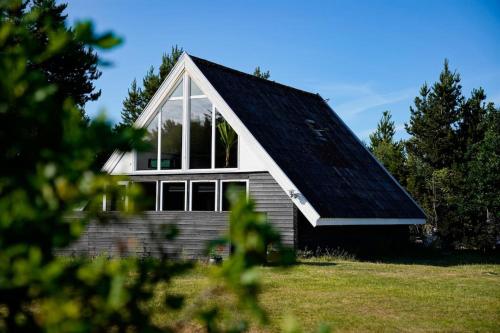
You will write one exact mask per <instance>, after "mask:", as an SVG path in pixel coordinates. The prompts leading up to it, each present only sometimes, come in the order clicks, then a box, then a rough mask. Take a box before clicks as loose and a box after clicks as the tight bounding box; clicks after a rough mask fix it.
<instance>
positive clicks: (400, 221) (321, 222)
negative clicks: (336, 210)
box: [316, 218, 425, 226]
mask: <svg viewBox="0 0 500 333" xmlns="http://www.w3.org/2000/svg"><path fill="white" fill-rule="evenodd" d="M415 224H425V219H422V218H319V219H318V220H317V221H316V226H335V225H337V226H341V225H345V226H347V225H366V226H369V225H415Z"/></svg>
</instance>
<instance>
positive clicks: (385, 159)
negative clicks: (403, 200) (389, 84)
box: [369, 111, 407, 185]
mask: <svg viewBox="0 0 500 333" xmlns="http://www.w3.org/2000/svg"><path fill="white" fill-rule="evenodd" d="M395 134H396V126H395V124H394V121H392V115H391V113H390V111H384V112H383V114H382V118H381V119H380V121H379V123H378V125H377V130H376V131H375V132H374V133H372V134H370V145H369V149H370V151H371V152H372V153H373V155H374V156H375V157H376V158H377V159H378V160H379V161H380V163H382V164H383V165H384V166H385V168H386V169H387V170H388V171H389V172H390V173H391V174H392V175H393V176H394V177H395V178H396V179H397V180H398V181H399V183H401V184H403V185H405V184H406V174H407V171H406V158H405V153H404V143H403V142H402V141H398V142H396V141H394V135H395Z"/></svg>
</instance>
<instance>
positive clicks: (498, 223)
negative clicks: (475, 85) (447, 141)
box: [461, 103, 500, 249]
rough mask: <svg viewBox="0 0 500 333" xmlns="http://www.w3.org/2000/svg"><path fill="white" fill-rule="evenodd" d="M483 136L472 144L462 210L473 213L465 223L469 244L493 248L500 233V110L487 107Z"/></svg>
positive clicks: (491, 105) (483, 123) (490, 105)
mask: <svg viewBox="0 0 500 333" xmlns="http://www.w3.org/2000/svg"><path fill="white" fill-rule="evenodd" d="M484 110H485V114H484V117H483V120H482V122H481V123H482V124H481V125H482V126H481V128H482V129H484V135H483V138H482V139H481V140H480V141H478V142H477V143H475V144H473V145H470V146H469V150H468V153H467V155H468V157H469V162H468V172H467V181H466V182H465V185H466V186H465V188H464V190H465V191H464V192H465V195H464V200H463V205H462V207H461V208H462V211H463V212H464V215H467V216H470V217H471V218H469V219H467V221H466V222H467V223H466V225H465V228H466V231H467V232H466V235H467V237H466V238H467V239H466V241H467V243H469V245H471V246H475V247H479V248H482V249H491V248H492V247H493V246H494V245H495V241H496V238H497V236H498V235H499V234H500V109H496V108H495V106H494V105H493V103H489V104H488V105H487V106H486V107H484Z"/></svg>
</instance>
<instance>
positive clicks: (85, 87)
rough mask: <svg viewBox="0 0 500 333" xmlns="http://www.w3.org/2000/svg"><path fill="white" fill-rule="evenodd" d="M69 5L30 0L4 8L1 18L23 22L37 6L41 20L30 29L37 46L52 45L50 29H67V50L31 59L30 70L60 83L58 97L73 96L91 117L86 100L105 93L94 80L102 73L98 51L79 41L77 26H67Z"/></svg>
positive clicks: (55, 82)
mask: <svg viewBox="0 0 500 333" xmlns="http://www.w3.org/2000/svg"><path fill="white" fill-rule="evenodd" d="M66 7H67V5H66V4H57V3H56V1H55V0H27V1H24V2H23V4H22V5H21V6H19V7H17V6H12V8H15V10H4V11H2V12H1V13H0V21H4V22H14V23H19V22H20V20H21V19H22V17H24V16H25V15H26V14H27V13H28V12H29V11H32V10H34V9H36V10H37V11H38V13H39V14H40V19H39V20H37V21H35V22H33V24H31V25H30V26H29V29H30V32H31V34H32V35H33V37H34V39H33V42H35V43H37V44H39V45H38V46H37V47H43V46H47V45H49V43H50V41H51V40H52V38H53V36H51V35H49V32H51V31H66V32H67V37H68V40H67V43H66V44H65V45H64V49H63V52H60V53H58V54H56V55H55V56H54V57H46V59H45V60H43V61H40V59H28V61H27V65H28V68H29V69H30V70H39V71H41V72H42V73H43V74H44V75H45V78H46V80H47V82H48V83H52V84H56V85H57V86H58V87H59V89H58V92H57V94H58V96H60V98H62V99H65V98H67V97H70V98H71V99H72V100H73V101H74V102H75V104H76V105H77V107H78V108H79V110H80V113H81V114H82V117H83V118H84V119H86V120H88V118H87V116H86V115H85V111H84V109H83V108H84V106H85V103H86V102H88V101H95V100H97V99H98V98H99V96H100V95H101V91H100V90H97V91H96V90H95V86H94V83H93V82H94V81H95V80H97V79H98V78H99V77H100V76H101V72H100V71H99V70H98V68H97V65H98V58H97V54H96V52H95V51H94V50H93V49H92V48H91V47H89V46H87V45H85V44H84V43H82V42H81V41H80V40H78V38H77V36H76V35H75V32H74V31H73V29H71V28H68V27H67V26H66V22H65V21H66V17H67V15H66V14H65V13H64V12H65V10H66ZM42 22H43V23H42ZM48 27H49V28H48ZM33 47H35V46H33Z"/></svg>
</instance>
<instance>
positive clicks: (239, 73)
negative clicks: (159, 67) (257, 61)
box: [188, 54, 323, 99]
mask: <svg viewBox="0 0 500 333" xmlns="http://www.w3.org/2000/svg"><path fill="white" fill-rule="evenodd" d="M188 56H189V57H191V58H194V59H196V60H198V61H202V62H205V63H207V64H208V65H210V66H214V67H220V68H222V69H224V70H227V71H230V72H234V73H235V74H238V75H244V76H246V77H248V78H250V79H252V80H256V81H261V82H265V83H266V84H271V85H276V86H279V87H282V88H285V89H290V90H294V91H297V92H300V93H303V94H308V95H314V96H317V97H320V98H321V99H323V98H322V97H321V95H320V94H319V93H313V92H310V91H306V90H302V89H298V88H295V87H292V86H289V85H286V84H283V83H279V82H276V81H273V80H269V79H264V78H260V77H258V76H255V75H253V74H249V73H245V72H243V71H240V70H237V69H234V68H231V67H227V66H224V65H221V64H218V63H216V62H213V61H209V60H206V59H203V58H200V57H197V56H194V55H191V54H188Z"/></svg>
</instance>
